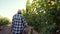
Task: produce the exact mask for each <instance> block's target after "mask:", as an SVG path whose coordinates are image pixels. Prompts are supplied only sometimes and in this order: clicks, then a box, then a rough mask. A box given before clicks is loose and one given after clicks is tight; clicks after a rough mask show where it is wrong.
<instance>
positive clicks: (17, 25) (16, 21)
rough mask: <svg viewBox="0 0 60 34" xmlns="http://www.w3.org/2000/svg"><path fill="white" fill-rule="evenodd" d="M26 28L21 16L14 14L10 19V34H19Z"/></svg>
mask: <svg viewBox="0 0 60 34" xmlns="http://www.w3.org/2000/svg"><path fill="white" fill-rule="evenodd" d="M26 26H27V23H26V21H25V18H24V17H23V15H22V14H15V15H14V16H13V19H12V33H21V32H22V31H23V30H24V28H25V27H26Z"/></svg>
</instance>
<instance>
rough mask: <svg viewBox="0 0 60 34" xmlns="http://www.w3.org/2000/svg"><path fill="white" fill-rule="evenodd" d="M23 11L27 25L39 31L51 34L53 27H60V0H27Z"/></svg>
mask: <svg viewBox="0 0 60 34" xmlns="http://www.w3.org/2000/svg"><path fill="white" fill-rule="evenodd" d="M23 12H24V11H23ZM25 12H26V13H23V15H24V16H25V18H26V21H27V23H28V25H30V26H33V27H34V28H35V30H36V31H37V32H39V33H40V32H42V33H43V34H51V32H52V31H53V30H54V29H55V27H57V26H59V27H60V0H59V1H58V0H33V1H32V3H30V1H29V0H27V4H26V10H25ZM56 25H57V26H56Z"/></svg>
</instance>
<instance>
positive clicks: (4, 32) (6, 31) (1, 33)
mask: <svg viewBox="0 0 60 34" xmlns="http://www.w3.org/2000/svg"><path fill="white" fill-rule="evenodd" d="M0 34H11V24H9V25H7V26H6V27H3V29H2V30H1V31H0Z"/></svg>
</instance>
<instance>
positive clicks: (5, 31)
mask: <svg viewBox="0 0 60 34" xmlns="http://www.w3.org/2000/svg"><path fill="white" fill-rule="evenodd" d="M33 32H34V34H37V32H35V31H33ZM0 34H12V33H11V24H9V25H7V26H5V27H3V29H2V30H1V31H0Z"/></svg>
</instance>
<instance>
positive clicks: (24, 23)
mask: <svg viewBox="0 0 60 34" xmlns="http://www.w3.org/2000/svg"><path fill="white" fill-rule="evenodd" d="M22 21H23V25H24V28H25V27H27V26H28V25H27V22H26V20H25V18H23V19H22Z"/></svg>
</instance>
